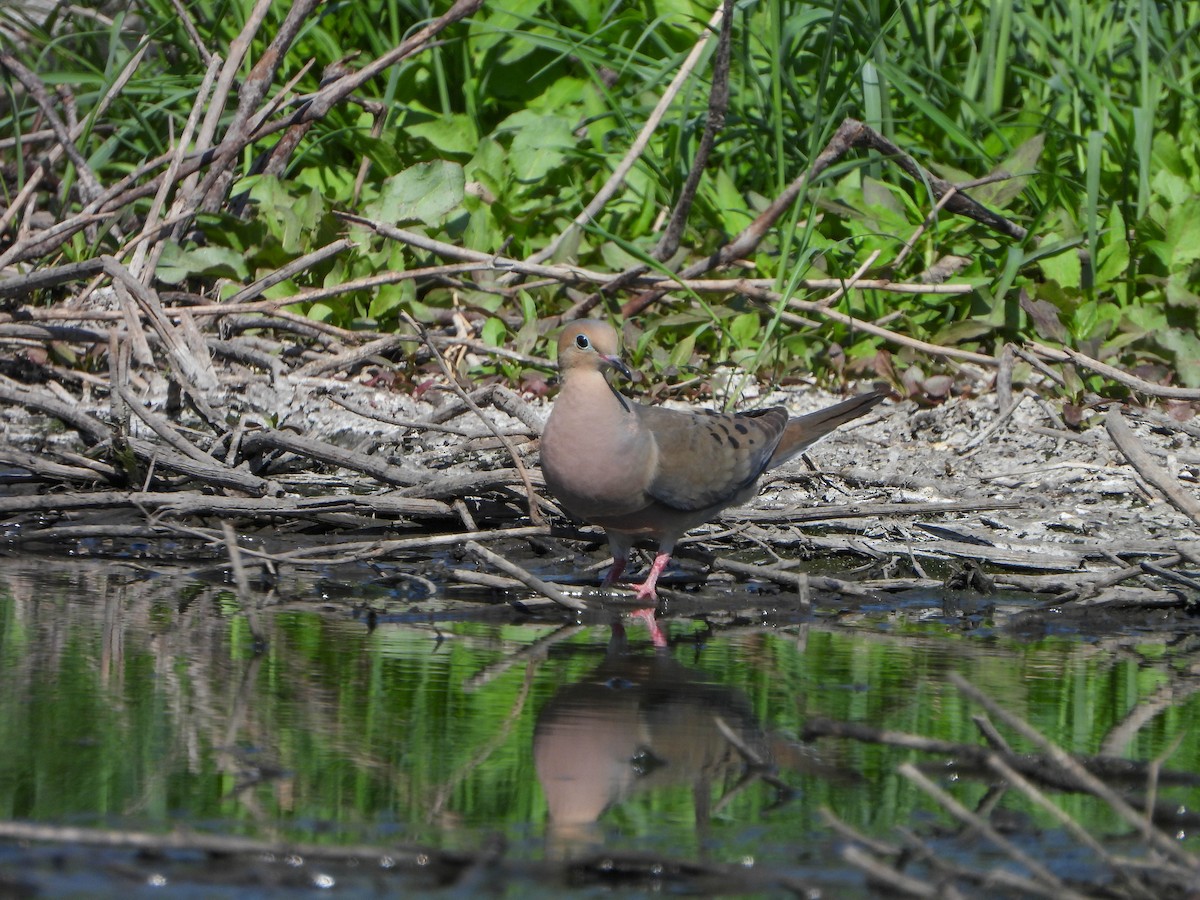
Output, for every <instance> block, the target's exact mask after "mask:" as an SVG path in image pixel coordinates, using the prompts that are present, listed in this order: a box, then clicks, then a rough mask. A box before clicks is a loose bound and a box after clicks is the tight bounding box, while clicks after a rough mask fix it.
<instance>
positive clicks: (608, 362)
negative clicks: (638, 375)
mask: <svg viewBox="0 0 1200 900" xmlns="http://www.w3.org/2000/svg"><path fill="white" fill-rule="evenodd" d="M600 359H602V360H603V361H604V365H605V367H606V368H609V369H616V370H617V371H618V372H620V373H621V374H622V375H624V376H625V380H626V381H633V372H631V371H630V370H629V366H627V365H625V363H624V362H623V361H622V360H621V357H619V356H601V357H600Z"/></svg>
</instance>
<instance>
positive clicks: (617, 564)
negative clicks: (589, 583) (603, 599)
mask: <svg viewBox="0 0 1200 900" xmlns="http://www.w3.org/2000/svg"><path fill="white" fill-rule="evenodd" d="M628 562H629V557H627V556H614V557H613V564H612V568H611V569H609V570H608V574H607V575H605V576H604V581H603V582H601V586H602V587H612V586H613V585H614V584H616V583H617V580H618V579H619V578H620V577H621V575H622V574H624V572H625V564H626V563H628Z"/></svg>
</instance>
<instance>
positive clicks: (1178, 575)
mask: <svg viewBox="0 0 1200 900" xmlns="http://www.w3.org/2000/svg"><path fill="white" fill-rule="evenodd" d="M1139 568H1140V569H1141V570H1142V571H1143V572H1145V573H1147V574H1148V575H1157V576H1158V577H1159V578H1165V579H1166V580H1167V581H1173V582H1175V583H1176V584H1182V585H1183V586H1184V587H1189V588H1191V589H1192V590H1193V591H1200V579H1196V578H1190V577H1188V576H1187V575H1184V574H1183V573H1182V572H1174V571H1172V570H1171V569H1166V568H1163V567H1162V566H1159V565H1155V564H1154V563H1152V562H1150V561H1148V560H1143V561H1142V563H1141V565H1140V566H1139Z"/></svg>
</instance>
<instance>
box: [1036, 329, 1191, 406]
mask: <svg viewBox="0 0 1200 900" xmlns="http://www.w3.org/2000/svg"><path fill="white" fill-rule="evenodd" d="M1028 346H1029V348H1030V349H1031V350H1033V351H1034V352H1035V353H1037V354H1038V355H1039V356H1043V357H1045V358H1047V359H1049V360H1051V361H1052V362H1073V363H1075V364H1076V365H1079V366H1083V367H1084V368H1085V369H1091V370H1092V371H1093V372H1095V373H1096V374H1097V375H1103V376H1104V377H1105V378H1111V379H1112V380H1113V381H1116V382H1118V383H1119V384H1123V385H1125V386H1126V387H1129V388H1132V389H1133V390H1135V391H1139V392H1141V393H1143V394H1148V395H1150V396H1151V397H1165V398H1169V399H1173V400H1200V388H1181V387H1173V386H1172V385H1169V384H1155V383H1154V382H1153V381H1146V379H1144V378H1139V377H1138V376H1137V375H1133V374H1131V373H1129V372H1126V371H1124V370H1123V369H1118V368H1117V367H1116V366H1110V365H1109V364H1108V363H1103V362H1100V360H1098V359H1093V358H1092V357H1090V356H1087V355H1086V354H1083V353H1080V352H1079V351H1078V350H1072V349H1071V348H1070V347H1063V348H1061V349H1059V348H1055V347H1047V346H1046V345H1045V344H1039V343H1038V342H1037V341H1029V342H1028Z"/></svg>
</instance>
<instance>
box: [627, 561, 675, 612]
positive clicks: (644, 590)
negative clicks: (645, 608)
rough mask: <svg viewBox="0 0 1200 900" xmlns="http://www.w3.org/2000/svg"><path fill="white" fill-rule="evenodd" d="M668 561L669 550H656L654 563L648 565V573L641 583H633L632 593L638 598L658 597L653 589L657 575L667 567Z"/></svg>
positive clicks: (653, 598) (649, 598) (655, 598)
mask: <svg viewBox="0 0 1200 900" xmlns="http://www.w3.org/2000/svg"><path fill="white" fill-rule="evenodd" d="M670 561H671V551H669V550H659V551H658V555H656V556H655V557H654V564H653V565H652V566H650V574H649V575H647V576H646V580H645V581H643V582H642V583H641V584H638V585H634V588H633V590H634V595H635V596H636V597H637V599H638V600H657V599H658V591H656V590H655V585H657V584H658V576H659V575H661V574H662V571H663V569H665V568H666V567H667V563H669V562H670Z"/></svg>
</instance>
